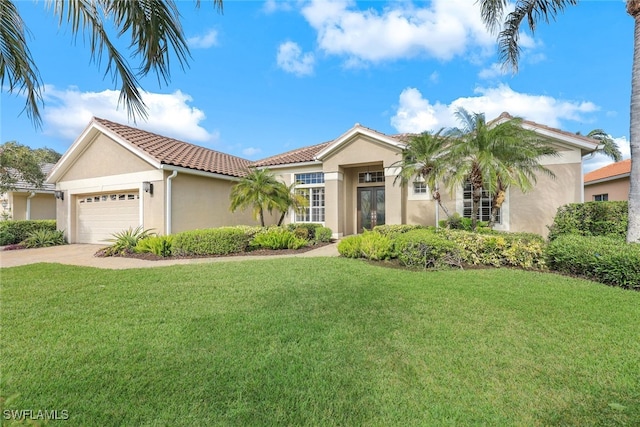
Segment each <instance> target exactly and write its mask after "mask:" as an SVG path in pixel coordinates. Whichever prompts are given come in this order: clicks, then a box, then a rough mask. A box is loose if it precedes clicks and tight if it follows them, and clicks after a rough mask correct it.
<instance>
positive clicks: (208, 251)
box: [172, 227, 250, 255]
mask: <svg viewBox="0 0 640 427" xmlns="http://www.w3.org/2000/svg"><path fill="white" fill-rule="evenodd" d="M249 241H250V237H249V236H248V233H247V232H245V230H243V228H242V227H220V228H207V229H202V230H190V231H183V232H181V233H177V234H175V235H174V236H173V245H172V251H173V253H174V254H175V255H228V254H232V253H238V252H244V251H245V250H246V249H247V247H248V246H249Z"/></svg>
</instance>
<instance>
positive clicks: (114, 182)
mask: <svg viewBox="0 0 640 427" xmlns="http://www.w3.org/2000/svg"><path fill="white" fill-rule="evenodd" d="M249 163H250V162H249V161H248V160H245V159H241V158H239V157H235V156H231V155H228V154H224V153H220V152H218V151H214V150H210V149H208V148H204V147H200V146H197V145H193V144H189V143H186V142H182V141H178V140H176V139H172V138H167V137H164V136H161V135H157V134H154V133H150V132H146V131H143V130H140V129H136V128H132V127H129V126H125V125H121V124H118V123H114V122H111V121H108V120H104V119H99V118H94V119H93V120H92V121H91V123H90V124H89V126H88V127H87V128H86V129H85V130H84V131H83V132H82V134H81V135H80V136H79V137H78V139H77V140H76V141H75V142H74V143H73V144H72V145H71V147H70V148H69V150H67V152H66V153H65V154H64V155H63V156H62V158H61V159H60V161H58V163H57V164H56V166H55V168H54V169H53V170H52V171H51V173H50V175H49V177H48V179H47V181H48V182H50V183H55V189H56V190H57V191H58V194H59V199H58V200H57V219H58V228H59V229H61V230H64V231H65V235H66V237H67V239H68V240H69V242H71V243H104V241H105V240H106V239H109V238H111V237H112V234H113V233H116V232H119V231H122V230H126V229H128V228H129V227H133V228H135V227H138V226H142V227H143V228H145V229H152V230H153V231H154V232H157V233H159V234H171V233H176V232H180V231H184V230H191V229H197V228H207V227H219V226H224V225H236V224H253V223H255V221H254V220H253V219H252V217H251V213H250V212H236V213H234V214H232V213H230V212H229V194H230V191H231V187H232V186H233V185H234V184H235V183H236V182H237V181H238V180H239V179H240V178H241V177H242V176H244V175H245V174H246V171H247V166H248V165H249Z"/></svg>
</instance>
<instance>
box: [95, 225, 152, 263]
mask: <svg viewBox="0 0 640 427" xmlns="http://www.w3.org/2000/svg"><path fill="white" fill-rule="evenodd" d="M152 235H153V233H151V230H145V229H143V228H142V226H138V227H136V228H132V227H129V229H127V230H123V231H120V232H118V233H114V234H113V237H112V238H111V239H108V240H107V241H108V242H111V246H109V247H108V248H107V250H106V251H105V255H107V256H112V255H121V254H125V253H132V252H133V251H134V250H135V248H136V246H137V245H138V242H139V241H140V240H142V239H146V238H148V237H150V236H152Z"/></svg>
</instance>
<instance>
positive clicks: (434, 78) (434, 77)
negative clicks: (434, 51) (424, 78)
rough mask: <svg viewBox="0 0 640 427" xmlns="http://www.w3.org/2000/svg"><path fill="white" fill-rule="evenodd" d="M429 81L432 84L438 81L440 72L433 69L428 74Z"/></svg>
mask: <svg viewBox="0 0 640 427" xmlns="http://www.w3.org/2000/svg"><path fill="white" fill-rule="evenodd" d="M429 81H430V82H431V83H433V84H436V83H440V73H438V72H437V71H434V72H433V73H431V74H430V75H429Z"/></svg>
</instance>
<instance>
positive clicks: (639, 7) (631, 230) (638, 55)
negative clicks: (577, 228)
mask: <svg viewBox="0 0 640 427" xmlns="http://www.w3.org/2000/svg"><path fill="white" fill-rule="evenodd" d="M627 12H629V14H630V15H631V16H632V17H633V19H634V21H635V31H634V38H633V40H634V43H633V46H634V47H633V66H632V72H631V126H630V130H629V136H630V139H631V175H630V177H629V181H630V185H629V226H628V228H627V242H639V241H640V0H627Z"/></svg>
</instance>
